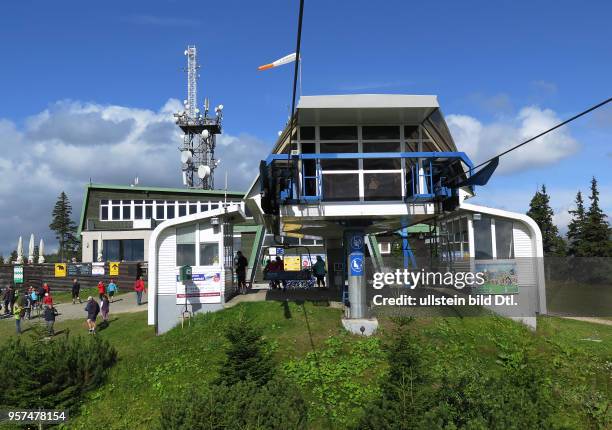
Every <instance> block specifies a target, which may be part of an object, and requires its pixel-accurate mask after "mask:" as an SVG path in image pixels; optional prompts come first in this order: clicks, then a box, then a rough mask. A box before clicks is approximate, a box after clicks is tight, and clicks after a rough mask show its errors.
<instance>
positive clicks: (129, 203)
mask: <svg viewBox="0 0 612 430" xmlns="http://www.w3.org/2000/svg"><path fill="white" fill-rule="evenodd" d="M121 203H122V204H124V205H131V204H132V201H131V200H121Z"/></svg>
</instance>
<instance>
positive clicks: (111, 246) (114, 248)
mask: <svg viewBox="0 0 612 430" xmlns="http://www.w3.org/2000/svg"><path fill="white" fill-rule="evenodd" d="M102 244H103V245H104V246H103V247H102V261H143V260H144V239H118V240H103V241H102ZM93 259H94V261H97V260H98V241H97V240H94V241H93Z"/></svg>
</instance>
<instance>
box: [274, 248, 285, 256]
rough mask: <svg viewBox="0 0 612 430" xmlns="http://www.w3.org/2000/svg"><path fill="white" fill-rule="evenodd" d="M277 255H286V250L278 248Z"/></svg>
mask: <svg viewBox="0 0 612 430" xmlns="http://www.w3.org/2000/svg"><path fill="white" fill-rule="evenodd" d="M276 255H285V248H276Z"/></svg>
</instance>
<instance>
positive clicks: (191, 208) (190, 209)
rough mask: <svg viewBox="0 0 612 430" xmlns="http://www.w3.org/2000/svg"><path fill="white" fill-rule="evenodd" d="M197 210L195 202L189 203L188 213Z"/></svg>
mask: <svg viewBox="0 0 612 430" xmlns="http://www.w3.org/2000/svg"><path fill="white" fill-rule="evenodd" d="M197 211H198V204H197V203H190V204H189V215H191V214H194V213H196V212H197Z"/></svg>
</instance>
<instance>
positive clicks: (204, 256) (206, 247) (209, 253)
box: [200, 242, 239, 266]
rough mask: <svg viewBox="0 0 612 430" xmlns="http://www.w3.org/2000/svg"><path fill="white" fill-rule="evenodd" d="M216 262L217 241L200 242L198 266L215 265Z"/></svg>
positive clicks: (217, 258)
mask: <svg viewBox="0 0 612 430" xmlns="http://www.w3.org/2000/svg"><path fill="white" fill-rule="evenodd" d="M238 249H239V248H238ZM218 264H219V244H218V243H217V242H204V243H200V266H216V265H218Z"/></svg>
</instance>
